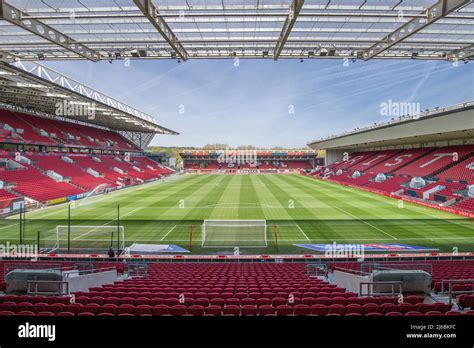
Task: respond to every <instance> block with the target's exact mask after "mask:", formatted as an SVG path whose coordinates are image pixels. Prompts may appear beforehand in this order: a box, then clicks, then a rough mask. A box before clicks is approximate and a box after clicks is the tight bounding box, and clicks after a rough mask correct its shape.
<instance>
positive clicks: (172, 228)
mask: <svg viewBox="0 0 474 348" xmlns="http://www.w3.org/2000/svg"><path fill="white" fill-rule="evenodd" d="M176 226H177V225H174V226H173V227H171V229H170V230H169V231H168V232H167V233H166V234H165V235H164V236H163V237H162V238H161V239H160V240H164V239H165V238H166V237H167V236H168V235H169V234H170V233H171V232H172V231H173V230H174V229H175V228H176Z"/></svg>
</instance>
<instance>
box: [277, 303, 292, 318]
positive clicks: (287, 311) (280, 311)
mask: <svg viewBox="0 0 474 348" xmlns="http://www.w3.org/2000/svg"><path fill="white" fill-rule="evenodd" d="M292 314H293V307H291V306H288V305H281V306H278V307H277V310H276V315H280V316H284V315H292Z"/></svg>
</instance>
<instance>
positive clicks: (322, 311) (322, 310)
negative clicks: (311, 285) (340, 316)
mask: <svg viewBox="0 0 474 348" xmlns="http://www.w3.org/2000/svg"><path fill="white" fill-rule="evenodd" d="M328 312H329V308H328V306H326V305H323V304H314V305H312V306H311V315H327V314H328Z"/></svg>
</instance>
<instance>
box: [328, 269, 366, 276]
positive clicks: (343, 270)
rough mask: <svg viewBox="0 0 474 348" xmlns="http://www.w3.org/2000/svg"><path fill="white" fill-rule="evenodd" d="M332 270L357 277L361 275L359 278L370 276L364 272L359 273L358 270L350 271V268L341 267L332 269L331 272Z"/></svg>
mask: <svg viewBox="0 0 474 348" xmlns="http://www.w3.org/2000/svg"><path fill="white" fill-rule="evenodd" d="M334 270H337V271H342V272H346V273H352V274H357V275H361V276H364V277H366V276H369V275H370V273H367V272H364V271H359V270H356V269H352V268H343V267H338V266H335V267H333V271H334Z"/></svg>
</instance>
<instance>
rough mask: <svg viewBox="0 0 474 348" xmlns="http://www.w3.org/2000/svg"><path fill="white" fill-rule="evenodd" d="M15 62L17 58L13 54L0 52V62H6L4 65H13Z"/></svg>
mask: <svg viewBox="0 0 474 348" xmlns="http://www.w3.org/2000/svg"><path fill="white" fill-rule="evenodd" d="M16 60H17V57H16V56H15V55H14V54H13V53H10V52H6V51H0V61H2V62H6V63H13V62H14V61H16Z"/></svg>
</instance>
